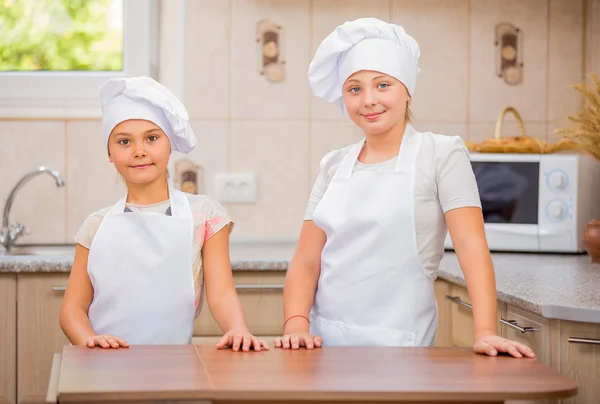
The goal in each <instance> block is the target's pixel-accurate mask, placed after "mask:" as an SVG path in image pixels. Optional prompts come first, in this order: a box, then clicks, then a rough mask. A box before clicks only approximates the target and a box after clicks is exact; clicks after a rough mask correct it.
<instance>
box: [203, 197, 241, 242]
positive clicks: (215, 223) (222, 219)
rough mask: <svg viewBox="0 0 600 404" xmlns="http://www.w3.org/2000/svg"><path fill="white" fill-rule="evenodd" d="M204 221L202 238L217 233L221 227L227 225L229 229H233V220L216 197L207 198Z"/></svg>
mask: <svg viewBox="0 0 600 404" xmlns="http://www.w3.org/2000/svg"><path fill="white" fill-rule="evenodd" d="M205 209H206V221H205V222H204V240H203V242H206V240H208V239H209V238H211V237H212V236H214V235H215V234H216V233H218V232H219V231H220V230H221V229H223V227H225V226H228V227H229V231H230V232H231V231H232V230H233V226H234V224H233V221H232V220H231V218H230V217H229V214H228V213H227V210H226V209H225V207H224V206H223V205H222V204H221V203H219V201H217V200H216V199H213V198H209V199H207V201H206V208H205Z"/></svg>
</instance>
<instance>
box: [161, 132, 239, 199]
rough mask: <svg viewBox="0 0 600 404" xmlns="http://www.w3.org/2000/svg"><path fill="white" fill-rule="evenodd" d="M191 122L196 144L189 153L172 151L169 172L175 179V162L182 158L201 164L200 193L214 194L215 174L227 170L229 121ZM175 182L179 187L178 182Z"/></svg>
mask: <svg viewBox="0 0 600 404" xmlns="http://www.w3.org/2000/svg"><path fill="white" fill-rule="evenodd" d="M191 124H192V128H194V133H195V134H196V138H197V139H198V145H197V146H196V149H194V150H193V151H192V152H191V153H190V154H183V153H178V152H173V155H172V156H171V160H170V161H169V172H170V173H171V175H172V177H173V180H174V181H176V179H175V163H176V162H177V161H179V160H182V159H187V160H191V161H192V162H194V163H195V164H198V165H200V166H202V168H203V171H204V178H202V179H200V181H202V182H203V183H204V187H203V188H204V190H203V191H202V192H201V193H203V194H205V195H210V196H214V195H215V194H216V193H215V174H216V173H218V172H222V171H227V157H228V151H227V144H228V141H227V137H228V130H229V123H228V122H227V121H221V122H213V121H209V122H203V121H192V123H191ZM175 183H176V186H177V188H179V182H178V181H177V182H175Z"/></svg>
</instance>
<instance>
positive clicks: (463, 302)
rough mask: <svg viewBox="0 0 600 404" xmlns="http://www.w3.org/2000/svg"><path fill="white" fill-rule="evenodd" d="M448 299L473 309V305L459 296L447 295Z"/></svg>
mask: <svg viewBox="0 0 600 404" xmlns="http://www.w3.org/2000/svg"><path fill="white" fill-rule="evenodd" d="M446 299H448V300H452V301H453V302H454V303H457V304H460V305H461V306H464V307H466V308H467V309H470V310H473V306H471V305H470V304H469V303H467V302H465V301H464V300H463V299H461V298H460V297H458V296H448V295H446Z"/></svg>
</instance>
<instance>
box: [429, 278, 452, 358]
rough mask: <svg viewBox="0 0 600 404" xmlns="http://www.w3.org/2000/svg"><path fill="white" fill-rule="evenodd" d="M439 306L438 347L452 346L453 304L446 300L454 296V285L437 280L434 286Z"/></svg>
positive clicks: (436, 339) (436, 344)
mask: <svg viewBox="0 0 600 404" xmlns="http://www.w3.org/2000/svg"><path fill="white" fill-rule="evenodd" d="M433 286H434V289H435V300H436V303H437V306H438V330H437V334H436V336H435V346H436V347H451V346H452V302H451V301H450V300H448V299H447V298H446V296H450V295H451V294H452V284H451V283H450V282H446V281H444V280H441V279H436V281H435V283H434V284H433Z"/></svg>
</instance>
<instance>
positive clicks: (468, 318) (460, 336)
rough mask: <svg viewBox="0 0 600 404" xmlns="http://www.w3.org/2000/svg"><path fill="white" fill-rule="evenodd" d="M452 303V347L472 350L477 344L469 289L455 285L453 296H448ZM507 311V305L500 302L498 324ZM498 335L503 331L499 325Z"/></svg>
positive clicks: (497, 314) (497, 315)
mask: <svg viewBox="0 0 600 404" xmlns="http://www.w3.org/2000/svg"><path fill="white" fill-rule="evenodd" d="M448 297H449V298H450V299H451V301H452V303H453V304H452V345H453V346H456V347H463V348H472V347H473V345H474V344H475V335H474V329H475V328H474V324H473V310H472V307H471V299H470V298H469V293H468V292H467V289H466V288H465V287H462V286H458V285H453V286H452V295H450V296H448ZM505 310H506V305H505V304H504V303H502V302H498V305H497V313H496V317H497V318H498V322H500V318H501V317H502V314H503V313H504V312H505ZM497 330H498V331H497V332H498V334H499V335H502V330H501V327H500V325H499V324H498V329H497Z"/></svg>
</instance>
